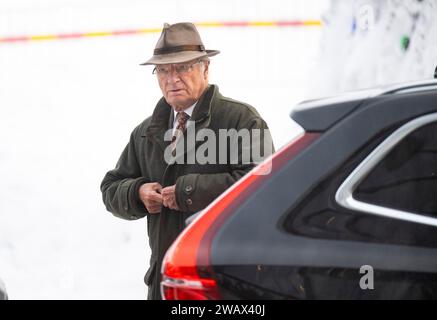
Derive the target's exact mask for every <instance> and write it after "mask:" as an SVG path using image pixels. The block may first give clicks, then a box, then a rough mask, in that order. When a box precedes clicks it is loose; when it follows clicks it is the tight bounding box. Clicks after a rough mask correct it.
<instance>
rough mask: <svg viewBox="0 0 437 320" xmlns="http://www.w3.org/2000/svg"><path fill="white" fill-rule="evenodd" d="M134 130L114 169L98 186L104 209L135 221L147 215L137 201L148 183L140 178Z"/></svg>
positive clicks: (140, 203)
mask: <svg viewBox="0 0 437 320" xmlns="http://www.w3.org/2000/svg"><path fill="white" fill-rule="evenodd" d="M137 130H138V128H137V129H135V130H134V131H133V132H132V134H131V137H130V140H129V143H128V144H127V146H126V148H125V149H124V151H123V153H122V154H121V156H120V159H119V160H118V162H117V165H116V167H115V169H113V170H111V171H109V172H108V173H106V175H105V177H104V178H103V181H102V183H101V185H100V190H101V191H102V196H103V202H104V204H105V206H106V209H107V210H108V211H109V212H111V213H112V214H113V215H114V216H116V217H119V218H122V219H127V220H136V219H139V218H142V217H144V216H146V215H147V210H146V208H145V206H144V205H143V203H142V202H141V201H140V199H139V195H138V190H139V188H140V186H141V185H142V184H144V183H147V182H149V181H148V180H147V179H146V178H144V177H142V176H141V170H140V166H139V164H138V160H137V154H136V151H135V133H136V131H137Z"/></svg>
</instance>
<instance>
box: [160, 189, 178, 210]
mask: <svg viewBox="0 0 437 320" xmlns="http://www.w3.org/2000/svg"><path fill="white" fill-rule="evenodd" d="M175 190H176V185H172V186H170V187H165V188H164V189H162V190H161V194H162V204H163V205H164V206H166V207H168V208H170V209H173V210H180V209H179V207H178V204H177V203H176V194H175Z"/></svg>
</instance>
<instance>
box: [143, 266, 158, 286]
mask: <svg viewBox="0 0 437 320" xmlns="http://www.w3.org/2000/svg"><path fill="white" fill-rule="evenodd" d="M156 264H157V261H156V260H152V261H150V267H149V270H147V272H146V275H145V276H144V283H145V284H146V285H148V286H150V285H151V284H152V281H153V278H154V277H155V273H156Z"/></svg>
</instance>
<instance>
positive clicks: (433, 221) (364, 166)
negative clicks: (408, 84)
mask: <svg viewBox="0 0 437 320" xmlns="http://www.w3.org/2000/svg"><path fill="white" fill-rule="evenodd" d="M435 121H437V113H432V114H428V115H424V116H421V117H419V118H416V119H414V120H412V121H410V122H408V123H406V124H404V125H403V126H401V127H400V128H398V129H397V130H396V131H395V132H393V133H392V134H391V135H390V136H389V137H388V138H387V139H385V140H384V141H383V142H382V143H381V144H379V145H378V146H377V147H376V148H375V149H374V150H373V151H372V152H371V153H370V154H369V155H368V156H367V157H366V158H365V159H364V160H363V161H362V162H361V163H360V164H359V165H358V166H357V167H356V168H355V170H354V171H353V172H352V173H351V174H350V175H349V176H348V177H347V179H346V180H345V181H344V182H343V183H342V184H341V186H340V188H339V189H338V190H337V192H336V194H335V200H336V201H337V203H338V204H339V205H341V206H342V207H345V208H347V209H350V210H355V211H360V212H364V213H370V214H374V215H379V216H384V217H388V218H393V219H400V220H405V221H410V222H416V223H421V224H426V225H430V226H437V218H431V217H428V216H422V215H420V214H417V213H412V212H408V211H402V210H396V209H392V208H387V207H382V206H378V205H374V204H370V203H367V202H362V201H358V200H356V199H355V198H354V197H353V193H354V191H355V189H356V188H357V186H358V185H359V184H360V183H361V182H362V181H363V180H364V178H365V177H366V176H367V175H368V174H369V173H370V171H371V170H373V168H375V166H376V165H377V164H378V163H379V162H380V161H381V160H382V159H383V158H384V157H385V156H386V155H387V154H388V153H389V152H390V151H391V150H392V149H393V148H394V147H395V146H396V145H397V144H399V143H400V142H401V141H402V140H403V139H404V138H405V137H406V136H407V135H409V134H410V133H411V132H413V131H414V130H416V129H418V128H420V127H423V126H424V125H427V124H429V123H431V122H435Z"/></svg>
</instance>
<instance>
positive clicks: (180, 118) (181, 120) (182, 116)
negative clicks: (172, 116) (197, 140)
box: [171, 112, 190, 152]
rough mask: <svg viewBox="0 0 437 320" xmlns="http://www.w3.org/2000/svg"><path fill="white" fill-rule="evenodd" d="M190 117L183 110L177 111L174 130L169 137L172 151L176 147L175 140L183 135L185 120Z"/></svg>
mask: <svg viewBox="0 0 437 320" xmlns="http://www.w3.org/2000/svg"><path fill="white" fill-rule="evenodd" d="M189 118H190V116H189V115H188V114H186V113H185V112H178V113H177V115H176V120H177V125H176V130H175V132H174V134H173V137H172V138H171V145H172V151H173V152H174V150H175V148H176V144H177V141H178V140H179V138H180V137H181V136H183V135H184V132H185V129H186V128H187V121H188V119H189Z"/></svg>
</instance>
